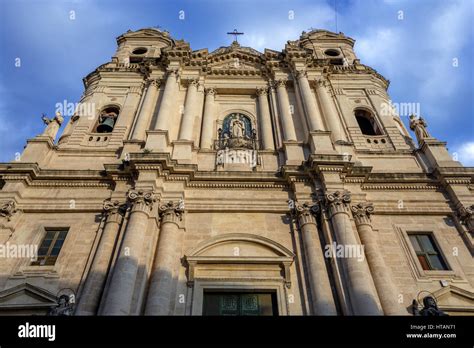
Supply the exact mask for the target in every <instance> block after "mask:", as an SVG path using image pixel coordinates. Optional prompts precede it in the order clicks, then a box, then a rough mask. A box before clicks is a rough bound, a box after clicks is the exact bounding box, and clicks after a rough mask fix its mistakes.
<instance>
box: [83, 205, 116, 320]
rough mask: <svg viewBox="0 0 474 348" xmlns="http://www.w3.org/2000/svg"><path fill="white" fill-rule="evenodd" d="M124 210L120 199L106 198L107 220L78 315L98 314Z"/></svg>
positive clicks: (105, 211) (105, 210)
mask: <svg viewBox="0 0 474 348" xmlns="http://www.w3.org/2000/svg"><path fill="white" fill-rule="evenodd" d="M124 210H125V206H124V205H122V204H120V203H119V202H118V201H113V202H112V201H110V200H106V201H105V202H104V215H105V216H106V220H105V224H104V227H103V231H102V236H101V237H100V241H99V244H98V246H97V250H96V252H95V256H94V260H93V261H92V265H91V268H90V270H89V274H88V276H87V280H86V283H85V284H84V288H83V289H82V296H81V297H80V299H79V304H78V307H77V310H76V315H96V314H97V309H98V308H99V303H100V298H101V296H102V292H103V290H104V285H105V280H106V279H107V273H108V271H109V267H110V262H111V260H112V255H113V252H114V247H115V243H116V241H117V236H118V233H119V231H120V224H121V222H122V214H123V213H124Z"/></svg>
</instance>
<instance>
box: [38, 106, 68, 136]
mask: <svg viewBox="0 0 474 348" xmlns="http://www.w3.org/2000/svg"><path fill="white" fill-rule="evenodd" d="M41 119H42V120H43V122H44V124H45V125H46V128H45V130H44V132H43V134H42V135H43V136H47V137H50V138H51V139H53V140H54V139H55V138H56V135H57V134H58V131H59V128H60V127H61V124H62V123H63V122H64V118H63V116H62V115H61V113H60V112H59V111H58V112H56V116H54V117H53V118H51V119H49V118H48V117H47V116H46V115H45V114H43V115H42V116H41Z"/></svg>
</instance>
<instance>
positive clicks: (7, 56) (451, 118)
mask: <svg viewBox="0 0 474 348" xmlns="http://www.w3.org/2000/svg"><path fill="white" fill-rule="evenodd" d="M335 4H336V5H335ZM71 11H74V12H71ZM183 11H184V12H183ZM183 15H184V18H183ZM150 26H160V27H162V28H164V29H166V30H168V31H169V32H170V33H171V35H172V36H173V37H174V38H177V39H185V40H186V41H188V42H190V44H191V47H192V49H199V48H206V47H207V48H209V50H213V49H215V48H218V47H220V46H224V45H229V44H230V43H231V41H232V38H231V37H229V36H228V35H226V33H227V32H228V31H232V30H233V29H234V28H237V29H238V30H240V31H243V32H244V33H245V35H243V36H241V37H240V38H239V41H240V42H241V44H242V45H245V46H251V47H253V48H255V49H258V50H260V51H263V49H264V48H271V49H277V50H281V49H282V48H283V47H284V44H285V42H286V41H287V40H295V39H297V38H298V37H299V35H300V34H301V32H302V31H303V30H308V29H309V28H318V29H328V30H331V31H342V32H344V33H345V34H346V35H348V36H350V37H352V38H354V39H355V40H356V45H355V50H356V53H357V54H358V56H359V58H360V59H361V62H362V63H363V64H367V65H369V66H372V67H373V68H375V69H376V70H377V71H378V72H379V73H381V74H382V75H384V76H385V77H386V78H388V79H389V80H390V81H391V84H390V88H389V94H390V96H391V98H392V100H393V102H397V103H412V102H414V103H419V105H420V109H421V114H422V116H423V117H424V118H425V119H426V120H427V122H428V124H429V128H428V129H429V131H430V132H431V134H432V135H434V136H435V137H437V138H438V139H441V140H444V141H447V142H448V148H449V151H450V152H451V153H456V154H457V156H458V158H459V160H460V161H461V162H463V163H464V164H465V165H472V166H474V106H473V103H472V101H473V100H474V88H473V81H474V67H473V63H474V2H473V1H472V0H457V1H455V0H416V1H415V0H348V1H343V0H336V1H335V0H328V1H322V0H308V1H303V0H301V1H300V0H291V1H280V0H272V1H256V0H208V1H201V0H193V1H191V0H190V1H183V0H174V1H172V0H170V1H163V0H161V1H157V0H155V1H145V0H135V1H131V0H121V1H112V0H98V1H92V0H88V1H86V0H75V1H62V0H54V1H53V0H37V1H32V0H30V1H26V0H16V1H13V0H0V44H1V47H2V48H1V51H0V149H1V151H0V162H5V161H10V160H12V159H13V158H14V157H15V153H17V152H21V151H22V149H23V146H24V145H25V144H26V139H27V138H32V137H34V136H35V135H37V134H39V133H41V132H42V130H43V128H44V126H43V124H42V121H41V119H40V116H41V113H43V112H44V113H46V114H48V115H53V114H54V111H55V105H56V103H62V102H63V101H64V100H66V101H67V102H73V103H75V102H77V101H78V100H79V98H80V96H81V94H82V92H83V84H82V78H83V77H84V76H86V75H87V74H88V73H89V72H91V71H93V70H94V69H95V68H96V67H97V66H99V65H100V64H103V63H105V62H107V61H109V60H110V57H111V56H112V55H113V54H114V51H115V47H116V42H115V38H116V37H117V36H119V35H120V34H122V33H124V32H125V31H127V30H128V29H132V30H137V29H140V28H144V27H150ZM17 58H19V59H20V66H19V67H18V66H16V64H15V63H18V60H17ZM404 122H405V124H407V117H404Z"/></svg>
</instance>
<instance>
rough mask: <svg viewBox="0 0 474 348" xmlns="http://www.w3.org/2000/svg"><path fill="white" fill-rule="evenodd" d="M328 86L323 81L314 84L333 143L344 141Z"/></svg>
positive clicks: (340, 124) (325, 81)
mask: <svg viewBox="0 0 474 348" xmlns="http://www.w3.org/2000/svg"><path fill="white" fill-rule="evenodd" d="M328 84H329V83H328V81H327V80H324V79H320V80H318V81H317V83H316V85H317V92H318V96H319V98H320V101H321V106H322V109H323V115H324V118H325V119H326V122H327V124H328V126H329V130H330V131H331V133H332V139H333V141H346V137H345V136H344V131H343V129H342V123H341V120H340V118H339V113H338V112H337V110H336V106H335V104H334V101H333V100H332V97H331V96H330V95H329V91H328V90H327V87H328Z"/></svg>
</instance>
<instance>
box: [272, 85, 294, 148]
mask: <svg viewBox="0 0 474 348" xmlns="http://www.w3.org/2000/svg"><path fill="white" fill-rule="evenodd" d="M276 85H277V95H278V107H279V109H280V114H281V122H282V125H283V140H285V141H287V140H293V141H296V132H295V125H294V123H293V117H292V115H291V110H290V101H289V99H288V92H287V91H286V80H278V81H277V82H276Z"/></svg>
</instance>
